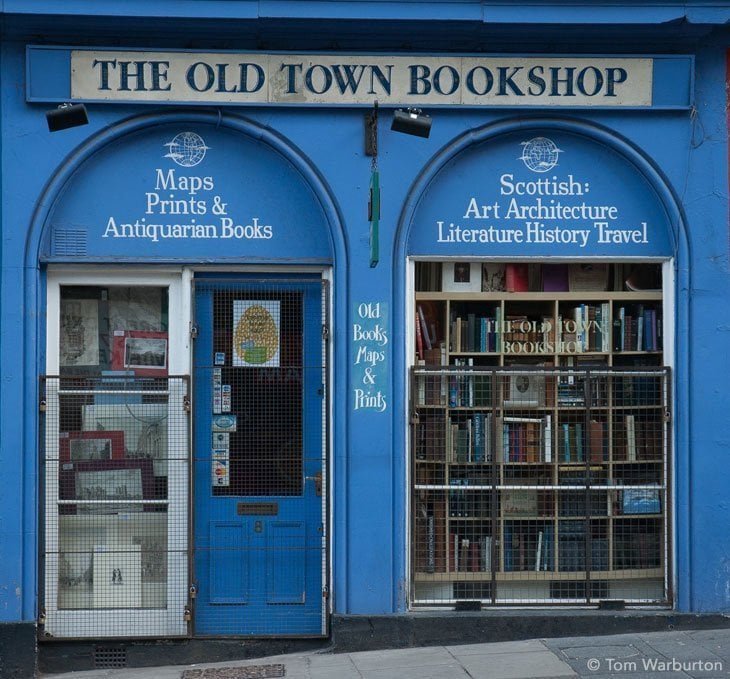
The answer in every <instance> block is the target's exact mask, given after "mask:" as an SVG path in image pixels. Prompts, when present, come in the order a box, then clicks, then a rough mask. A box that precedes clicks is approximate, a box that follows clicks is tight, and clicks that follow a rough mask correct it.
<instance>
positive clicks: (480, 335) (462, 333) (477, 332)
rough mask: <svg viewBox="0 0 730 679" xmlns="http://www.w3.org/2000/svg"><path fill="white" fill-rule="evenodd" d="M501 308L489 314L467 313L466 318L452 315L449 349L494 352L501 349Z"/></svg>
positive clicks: (453, 350)
mask: <svg viewBox="0 0 730 679" xmlns="http://www.w3.org/2000/svg"><path fill="white" fill-rule="evenodd" d="M501 324H502V310H501V308H500V307H497V308H496V309H494V311H493V313H492V314H491V315H486V316H482V315H477V314H476V313H468V314H467V315H466V318H462V317H461V316H454V317H453V318H452V319H451V323H450V326H449V332H450V334H449V339H450V342H449V349H450V350H451V351H452V352H457V351H467V352H472V351H473V352H477V351H479V352H482V353H485V352H496V351H501V350H502V342H501V336H502V333H501V332H500V326H501Z"/></svg>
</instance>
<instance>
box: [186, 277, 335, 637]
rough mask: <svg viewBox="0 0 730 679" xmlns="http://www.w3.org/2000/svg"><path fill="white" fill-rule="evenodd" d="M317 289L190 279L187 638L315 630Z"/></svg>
mask: <svg viewBox="0 0 730 679" xmlns="http://www.w3.org/2000/svg"><path fill="white" fill-rule="evenodd" d="M325 293H326V288H325V286H324V284H323V282H322V281H321V280H320V279H317V280H312V279H309V280H298V279H282V278H271V279H268V278H262V279H243V280H242V279H232V278H224V279H206V278H202V279H200V280H197V281H196V284H195V300H196V308H195V321H196V329H197V337H196V340H195V369H194V393H195V449H194V479H195V526H194V536H195V537H194V553H193V563H194V569H195V585H196V599H195V606H194V626H195V633H196V634H199V635H221V636H234V635H235V636H239V635H257V636H261V635H280V634H290V635H297V634H298V635H302V634H303V635H312V634H322V633H323V630H324V629H325V609H326V605H325V604H326V600H325V599H324V589H323V588H324V584H325V582H326V580H325V577H326V575H325V573H326V571H325V563H326V552H325V549H326V526H325V516H326V512H325V506H326V492H325V489H326V484H327V480H326V464H325V451H326V444H327V441H326V436H327V430H326V421H327V420H326V416H325V412H326V365H325V357H326V351H325V336H324V333H323V327H324V326H325V323H326V321H325V319H326V295H325Z"/></svg>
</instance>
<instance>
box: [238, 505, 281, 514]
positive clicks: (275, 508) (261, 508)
mask: <svg viewBox="0 0 730 679" xmlns="http://www.w3.org/2000/svg"><path fill="white" fill-rule="evenodd" d="M278 513H279V503H278V502H239V503H238V505H237V506H236V514H238V516H251V515H253V514H260V515H262V516H276V515H277V514H278Z"/></svg>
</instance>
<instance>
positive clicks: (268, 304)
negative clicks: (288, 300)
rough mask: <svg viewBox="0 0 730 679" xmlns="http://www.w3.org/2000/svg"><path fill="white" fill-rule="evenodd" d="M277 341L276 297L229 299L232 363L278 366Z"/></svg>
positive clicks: (277, 304)
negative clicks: (231, 300) (231, 326)
mask: <svg viewBox="0 0 730 679" xmlns="http://www.w3.org/2000/svg"><path fill="white" fill-rule="evenodd" d="M280 343H281V302H279V300H272V299H267V300H248V299H234V300H233V365H234V366H239V367H244V366H247V367H253V368H278V367H279V348H280Z"/></svg>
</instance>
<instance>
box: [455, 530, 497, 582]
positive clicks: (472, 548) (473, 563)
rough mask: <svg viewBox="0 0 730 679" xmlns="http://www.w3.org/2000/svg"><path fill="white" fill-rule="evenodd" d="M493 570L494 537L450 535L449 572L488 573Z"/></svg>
mask: <svg viewBox="0 0 730 679" xmlns="http://www.w3.org/2000/svg"><path fill="white" fill-rule="evenodd" d="M491 570H492V536H491V535H482V536H477V537H474V536H472V537H464V536H462V535H459V534H458V533H450V534H449V571H450V572H451V573H459V572H462V573H465V572H468V573H486V572H489V571H491Z"/></svg>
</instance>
